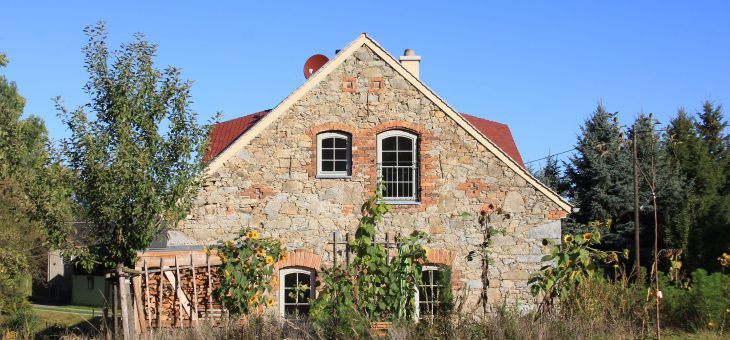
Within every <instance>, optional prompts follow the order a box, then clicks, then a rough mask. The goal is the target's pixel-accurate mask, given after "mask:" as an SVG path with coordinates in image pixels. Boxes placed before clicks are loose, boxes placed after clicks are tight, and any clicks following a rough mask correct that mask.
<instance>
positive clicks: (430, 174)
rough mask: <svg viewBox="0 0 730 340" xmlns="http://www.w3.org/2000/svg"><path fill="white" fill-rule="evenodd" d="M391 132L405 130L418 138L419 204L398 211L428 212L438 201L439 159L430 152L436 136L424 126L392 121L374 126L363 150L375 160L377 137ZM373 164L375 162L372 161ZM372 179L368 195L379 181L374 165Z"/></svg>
mask: <svg viewBox="0 0 730 340" xmlns="http://www.w3.org/2000/svg"><path fill="white" fill-rule="evenodd" d="M391 130H403V131H407V132H410V133H413V134H415V135H417V136H418V171H419V190H418V191H419V202H420V204H419V205H417V206H398V205H395V206H394V208H396V209H399V210H400V209H406V210H409V209H413V210H420V211H423V210H426V208H427V207H429V206H431V205H433V204H434V203H435V202H436V200H437V197H436V192H435V191H434V188H435V187H436V181H438V180H439V179H440V174H439V172H438V168H439V167H438V157H434V156H431V155H430V154H429V152H430V151H431V150H432V148H433V141H434V136H433V134H431V132H430V131H428V130H427V129H426V128H425V127H423V126H422V125H417V124H413V123H410V122H406V121H400V120H396V121H390V122H385V123H382V124H379V125H376V126H374V127H373V128H371V129H370V138H368V139H367V141H366V143H367V144H366V145H365V147H364V148H363V149H365V150H370V152H371V153H372V155H371V157H372V159H373V160H374V159H375V153H376V152H377V145H376V143H377V136H378V134H380V133H383V132H386V131H391ZM371 162H373V161H372V160H371ZM369 175H370V176H369V177H370V190H369V191H368V193H367V194H368V195H372V194H374V193H375V185H376V182H375V181H376V180H377V169H376V167H375V164H373V165H372V166H371V167H370V169H369Z"/></svg>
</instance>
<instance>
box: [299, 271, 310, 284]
mask: <svg viewBox="0 0 730 340" xmlns="http://www.w3.org/2000/svg"><path fill="white" fill-rule="evenodd" d="M309 278H310V276H309V274H303V273H299V284H300V285H306V286H307V287H309Z"/></svg>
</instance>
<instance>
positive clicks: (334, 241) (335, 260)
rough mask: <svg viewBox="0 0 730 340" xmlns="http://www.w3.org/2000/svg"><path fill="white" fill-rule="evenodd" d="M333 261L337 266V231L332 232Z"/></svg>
mask: <svg viewBox="0 0 730 340" xmlns="http://www.w3.org/2000/svg"><path fill="white" fill-rule="evenodd" d="M332 262H333V263H334V265H333V267H337V232H334V231H333V232H332Z"/></svg>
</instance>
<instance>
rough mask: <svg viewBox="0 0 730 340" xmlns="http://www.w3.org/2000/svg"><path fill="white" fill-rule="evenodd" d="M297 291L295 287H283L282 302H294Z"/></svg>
mask: <svg viewBox="0 0 730 340" xmlns="http://www.w3.org/2000/svg"><path fill="white" fill-rule="evenodd" d="M296 294H297V292H296V290H295V289H290V288H287V289H284V303H296V302H297V295H296Z"/></svg>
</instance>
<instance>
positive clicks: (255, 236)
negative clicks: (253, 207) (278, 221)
mask: <svg viewBox="0 0 730 340" xmlns="http://www.w3.org/2000/svg"><path fill="white" fill-rule="evenodd" d="M249 238H250V239H252V240H256V239H258V238H259V232H258V231H256V230H251V237H249Z"/></svg>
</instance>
